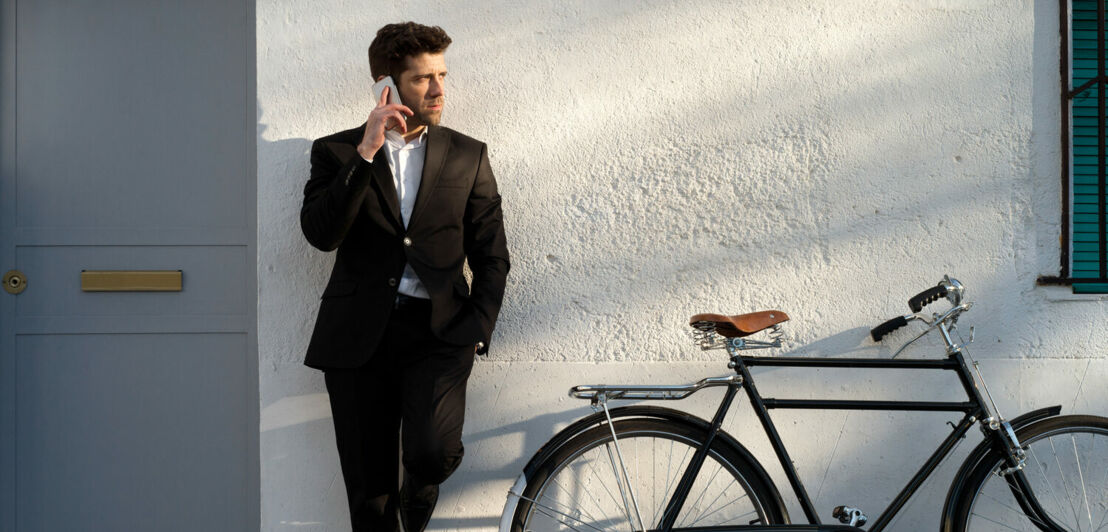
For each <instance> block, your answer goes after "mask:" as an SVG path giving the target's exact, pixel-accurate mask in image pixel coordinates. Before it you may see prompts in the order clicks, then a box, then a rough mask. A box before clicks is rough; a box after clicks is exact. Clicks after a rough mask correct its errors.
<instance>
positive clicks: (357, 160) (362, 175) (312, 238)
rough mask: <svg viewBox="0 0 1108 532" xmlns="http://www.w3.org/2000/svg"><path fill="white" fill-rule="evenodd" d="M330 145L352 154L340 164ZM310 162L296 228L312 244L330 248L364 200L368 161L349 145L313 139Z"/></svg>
mask: <svg viewBox="0 0 1108 532" xmlns="http://www.w3.org/2000/svg"><path fill="white" fill-rule="evenodd" d="M332 146H341V147H343V148H350V149H349V150H348V151H352V152H353V157H349V161H348V162H346V163H345V164H344V163H342V162H341V160H340V159H339V156H338V154H336V153H335V152H334V150H333V149H332ZM311 164H312V168H311V175H310V176H309V177H308V183H307V184H306V185H304V203H303V205H302V206H301V208H300V229H301V230H302V231H304V236H305V237H306V238H307V239H308V243H310V244H311V245H312V246H314V247H316V248H319V249H321V250H323V251H331V250H334V249H335V248H338V247H339V244H341V243H342V241H343V239H344V238H345V237H346V232H347V231H349V230H350V225H351V224H353V223H354V218H355V217H356V216H357V215H358V209H359V208H361V205H362V202H363V201H364V200H365V195H366V192H367V191H368V190H369V181H370V166H371V163H369V162H367V161H366V160H365V159H363V158H362V157H361V155H359V154H358V152H357V150H354V149H353V148H352V147H351V146H349V145H345V144H339V143H330V142H324V141H322V140H316V141H315V142H313V143H312V154H311Z"/></svg>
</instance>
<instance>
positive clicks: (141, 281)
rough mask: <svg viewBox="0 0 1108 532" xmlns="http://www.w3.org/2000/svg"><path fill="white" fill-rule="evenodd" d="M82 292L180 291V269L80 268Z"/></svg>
mask: <svg viewBox="0 0 1108 532" xmlns="http://www.w3.org/2000/svg"><path fill="white" fill-rule="evenodd" d="M81 291H82V292H180V291H181V270H141V271H129V270H81Z"/></svg>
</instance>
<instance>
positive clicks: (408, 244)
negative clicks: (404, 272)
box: [404, 237, 412, 247]
mask: <svg viewBox="0 0 1108 532" xmlns="http://www.w3.org/2000/svg"><path fill="white" fill-rule="evenodd" d="M404 245H405V246H408V247H412V239H410V238H408V237H404Z"/></svg>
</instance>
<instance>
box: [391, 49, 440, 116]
mask: <svg viewBox="0 0 1108 532" xmlns="http://www.w3.org/2000/svg"><path fill="white" fill-rule="evenodd" d="M407 63H408V65H407V68H405V69H404V72H401V73H400V79H396V80H393V81H395V82H396V88H397V89H399V91H400V101H402V102H404V105H406V106H408V108H409V109H411V110H412V112H413V113H415V114H414V115H413V116H412V117H411V118H409V119H408V129H409V130H411V129H412V128H415V127H419V126H423V125H431V126H434V125H438V123H439V120H440V119H442V108H443V102H444V99H443V98H444V95H445V90H446V60H445V59H444V58H443V54H420V55H416V56H409V57H408V58H407Z"/></svg>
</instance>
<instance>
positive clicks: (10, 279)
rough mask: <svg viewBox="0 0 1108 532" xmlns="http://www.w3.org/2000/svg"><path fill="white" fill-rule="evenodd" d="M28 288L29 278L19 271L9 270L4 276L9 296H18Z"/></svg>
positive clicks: (5, 289)
mask: <svg viewBox="0 0 1108 532" xmlns="http://www.w3.org/2000/svg"><path fill="white" fill-rule="evenodd" d="M25 288H27V276H26V275H23V272H21V271H19V270H9V271H8V273H5V274H4V291H5V292H7V293H9V294H18V293H20V292H22V291H23V289H25Z"/></svg>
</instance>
